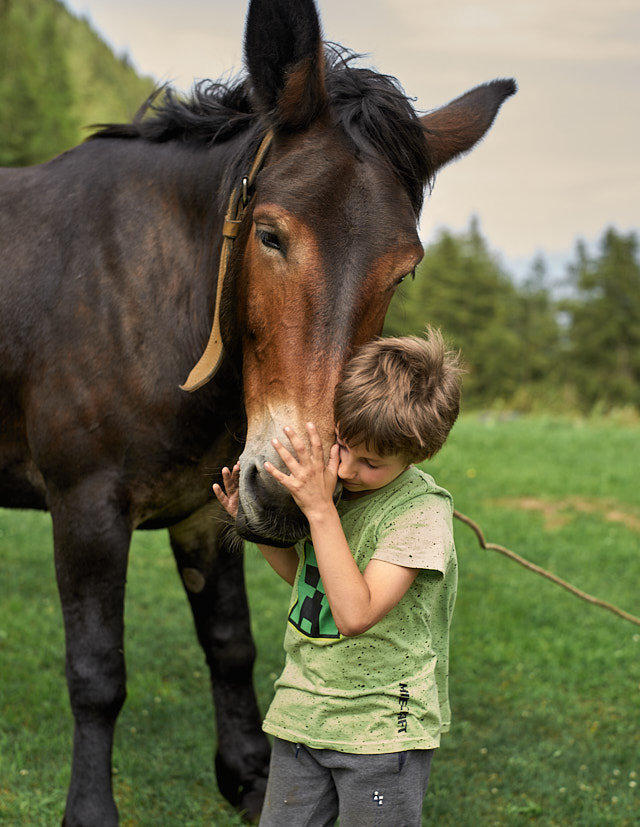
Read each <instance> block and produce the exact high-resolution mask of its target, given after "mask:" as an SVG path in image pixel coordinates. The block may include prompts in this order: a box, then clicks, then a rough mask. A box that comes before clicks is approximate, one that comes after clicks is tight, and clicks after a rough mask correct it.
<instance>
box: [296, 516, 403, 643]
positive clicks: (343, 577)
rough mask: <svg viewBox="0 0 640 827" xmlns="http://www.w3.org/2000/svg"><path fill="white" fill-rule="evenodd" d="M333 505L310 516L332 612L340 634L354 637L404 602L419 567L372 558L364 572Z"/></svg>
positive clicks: (321, 572)
mask: <svg viewBox="0 0 640 827" xmlns="http://www.w3.org/2000/svg"><path fill="white" fill-rule="evenodd" d="M331 509H332V510H331ZM331 509H329V508H327V510H326V512H325V513H322V512H321V511H319V512H317V513H313V514H311V515H307V518H308V519H309V525H310V526H311V540H312V542H313V547H314V549H315V552H316V558H317V560H318V569H319V571H320V577H321V578H322V585H323V586H324V590H325V593H326V595H327V600H328V601H329V606H330V607H331V614H332V615H333V619H334V621H335V624H336V626H337V627H338V631H339V632H340V634H342V635H345V636H347V637H352V636H354V635H360V634H362V633H363V632H366V630H367V629H370V628H371V627H372V626H375V624H376V623H378V621H380V620H382V618H383V617H385V616H386V615H387V614H388V613H389V612H390V611H391V609H393V607H394V606H395V605H396V604H397V603H399V602H400V600H401V599H402V598H403V597H404V595H405V594H406V593H407V591H408V589H409V587H410V586H411V584H412V583H413V581H414V580H415V579H416V577H417V575H418V571H419V569H410V568H406V567H404V566H397V565H394V564H393V563H387V562H385V561H384V560H371V561H370V562H369V564H368V565H367V567H366V568H365V570H364V573H361V572H360V569H359V568H358V566H357V565H356V562H355V560H354V559H353V555H352V554H351V549H350V548H349V544H348V543H347V538H346V537H345V535H344V531H343V530H342V525H341V524H340V517H339V516H338V512H337V510H336V508H335V506H334V505H333V503H332V504H331Z"/></svg>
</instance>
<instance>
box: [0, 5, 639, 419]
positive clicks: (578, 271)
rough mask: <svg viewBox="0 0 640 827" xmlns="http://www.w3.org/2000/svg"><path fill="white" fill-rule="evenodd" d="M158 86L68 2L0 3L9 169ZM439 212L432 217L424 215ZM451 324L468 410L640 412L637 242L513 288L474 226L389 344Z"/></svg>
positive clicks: (422, 275)
mask: <svg viewBox="0 0 640 827" xmlns="http://www.w3.org/2000/svg"><path fill="white" fill-rule="evenodd" d="M153 86H154V83H153V80H152V79H151V78H147V77H140V76H139V75H138V74H137V73H136V72H135V70H134V69H133V67H132V66H131V64H130V62H129V60H128V58H127V56H126V55H124V56H116V55H114V54H113V52H112V51H111V49H110V48H109V47H108V46H107V45H106V44H105V43H104V42H103V41H102V40H101V38H100V37H99V35H98V34H96V33H95V32H94V31H93V30H92V28H91V27H90V25H89V23H88V22H87V21H86V20H83V19H79V18H77V17H75V16H74V15H72V14H71V13H70V12H69V11H68V10H67V9H66V7H65V6H64V4H63V3H62V2H60V0H0V166H26V165H29V164H35V163H40V162H43V161H46V160H48V159H49V158H52V157H53V156H55V155H57V154H58V153H60V152H63V151H64V150H66V149H69V148H70V147H72V146H74V145H75V144H77V143H79V142H80V141H81V140H83V138H85V137H86V135H87V131H86V125H90V124H96V123H111V122H122V121H129V120H130V119H131V118H132V116H133V115H134V114H135V112H136V111H137V109H138V108H139V106H140V105H141V103H142V102H143V101H144V100H145V99H146V98H147V96H148V95H149V94H150V92H151V91H152V89H153ZM427 208H428V207H427ZM427 323H431V324H434V325H436V326H437V327H440V328H441V329H442V331H443V333H444V334H445V336H446V337H447V338H448V339H449V341H450V342H451V343H452V344H453V345H454V346H455V347H456V348H459V349H460V350H461V351H462V355H463V358H464V361H465V364H466V368H467V375H466V377H465V382H464V408H465V409H466V410H469V409H481V408H496V407H501V408H508V409H511V410H519V411H525V412H528V411H542V410H546V411H553V412H568V413H588V412H590V411H593V410H594V409H595V410H598V411H603V412H606V411H608V410H611V409H620V408H623V409H628V410H630V411H635V412H636V413H640V255H639V251H638V236H637V234H635V233H629V234H626V235H625V234H621V233H619V232H617V231H616V230H615V229H613V228H609V229H606V230H604V232H603V236H602V238H601V240H600V243H599V247H598V249H597V251H596V252H595V253H593V252H589V250H588V249H587V246H586V244H584V243H583V242H578V244H577V245H576V249H575V253H574V258H573V261H572V262H571V263H570V264H569V265H568V266H567V267H566V270H565V272H564V273H561V274H558V273H553V274H552V273H550V272H549V271H548V266H547V263H546V262H545V260H544V259H543V258H542V257H539V258H537V259H536V260H534V261H533V262H532V263H531V266H530V270H529V273H528V275H527V277H526V278H525V279H524V280H522V279H520V280H516V279H514V278H513V277H512V276H511V275H510V274H509V273H508V272H507V271H506V269H505V268H504V266H503V265H502V264H501V262H500V259H499V257H498V256H497V255H496V254H495V253H493V252H492V251H491V249H490V245H489V243H488V242H487V240H486V239H484V238H483V236H482V234H481V232H480V228H479V225H478V222H477V221H475V220H474V221H472V222H471V224H470V226H469V228H468V230H467V231H465V232H463V233H458V234H454V233H452V232H449V231H447V230H443V231H441V232H440V235H439V236H438V237H437V238H436V240H435V241H434V242H432V243H431V244H430V245H429V247H428V249H427V251H426V254H425V257H424V259H423V261H422V263H421V264H420V266H419V267H418V269H417V272H416V276H415V279H413V280H412V279H407V280H406V282H405V283H404V284H403V285H402V287H401V288H400V290H399V291H398V295H397V296H396V297H395V298H394V300H393V302H392V304H391V308H390V310H389V313H388V315H387V322H386V325H385V334H387V335H395V334H407V333H417V334H419V333H421V332H422V331H423V330H424V328H425V326H426V324H427Z"/></svg>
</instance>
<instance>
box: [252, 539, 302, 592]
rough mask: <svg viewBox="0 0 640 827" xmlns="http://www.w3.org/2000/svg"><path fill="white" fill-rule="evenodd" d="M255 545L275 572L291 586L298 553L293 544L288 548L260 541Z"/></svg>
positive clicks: (296, 566) (296, 568)
mask: <svg viewBox="0 0 640 827" xmlns="http://www.w3.org/2000/svg"><path fill="white" fill-rule="evenodd" d="M256 545H257V546H258V548H259V549H260V551H261V552H262V556H263V557H264V559H265V560H266V561H267V563H268V564H269V565H270V566H271V568H272V569H273V570H274V571H275V573H276V574H279V575H280V577H282V579H283V580H286V582H287V583H288V584H289V585H290V586H293V582H294V580H295V579H296V572H297V570H298V553H297V551H296V550H295V548H294V547H293V546H289V548H277V547H276V546H263V545H262V544H261V543H256Z"/></svg>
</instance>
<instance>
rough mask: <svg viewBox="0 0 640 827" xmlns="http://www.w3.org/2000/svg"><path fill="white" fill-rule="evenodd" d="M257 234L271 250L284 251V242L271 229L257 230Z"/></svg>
mask: <svg viewBox="0 0 640 827" xmlns="http://www.w3.org/2000/svg"><path fill="white" fill-rule="evenodd" d="M256 235H257V236H258V238H259V239H260V242H261V243H262V244H264V246H265V247H268V248H269V249H270V250H279V251H282V244H281V243H280V239H279V238H278V236H277V235H276V234H275V233H271V232H269V230H256Z"/></svg>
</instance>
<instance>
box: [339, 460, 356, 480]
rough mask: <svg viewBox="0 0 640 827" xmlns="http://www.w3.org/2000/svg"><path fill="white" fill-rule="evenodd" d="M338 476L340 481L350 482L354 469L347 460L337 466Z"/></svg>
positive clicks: (341, 461)
mask: <svg viewBox="0 0 640 827" xmlns="http://www.w3.org/2000/svg"><path fill="white" fill-rule="evenodd" d="M338 476H339V477H340V479H341V480H350V479H353V477H354V476H355V468H354V466H353V464H352V463H350V462H349V461H348V460H343V459H341V460H340V465H339V466H338Z"/></svg>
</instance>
